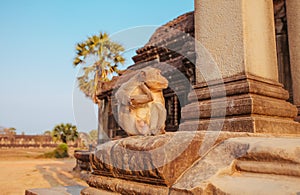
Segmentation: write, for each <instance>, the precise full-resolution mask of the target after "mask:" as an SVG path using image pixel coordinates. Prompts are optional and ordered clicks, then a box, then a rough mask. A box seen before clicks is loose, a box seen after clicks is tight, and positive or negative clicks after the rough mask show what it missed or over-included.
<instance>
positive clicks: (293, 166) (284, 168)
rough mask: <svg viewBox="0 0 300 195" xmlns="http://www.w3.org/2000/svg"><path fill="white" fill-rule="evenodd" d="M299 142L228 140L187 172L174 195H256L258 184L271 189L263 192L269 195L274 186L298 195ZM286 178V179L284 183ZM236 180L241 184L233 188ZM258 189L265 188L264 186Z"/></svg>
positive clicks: (280, 190)
mask: <svg viewBox="0 0 300 195" xmlns="http://www.w3.org/2000/svg"><path fill="white" fill-rule="evenodd" d="M299 143H300V138H263V137H256V138H254V137H251V138H245V137H244V138H231V139H228V140H226V141H224V142H223V143H221V144H220V145H219V146H217V147H215V148H214V149H213V150H211V151H210V152H209V153H208V154H207V155H206V156H205V157H204V158H202V159H199V160H198V161H197V162H196V163H194V165H193V166H192V167H191V168H189V169H188V170H187V171H185V173H184V174H183V175H182V177H181V178H180V179H178V180H177V182H176V183H175V184H174V185H173V186H172V189H171V194H172V193H173V194H176V193H177V194H178V193H179V192H182V193H186V194H197V193H198V192H200V193H203V194H206V193H207V192H209V191H214V190H218V191H219V192H220V193H221V194H222V193H224V194H227V193H230V194H240V193H242V192H247V193H249V194H254V193H255V192H257V189H259V187H258V186H253V185H252V184H254V183H257V184H259V182H262V184H263V183H265V184H266V186H268V187H270V188H268V187H266V188H264V191H263V192H264V193H266V192H268V194H270V193H271V192H272V191H273V189H272V188H271V187H272V186H273V187H275V188H276V189H278V190H279V191H278V192H281V194H282V192H285V193H286V192H289V191H290V190H291V191H293V192H295V189H299V188H300V185H299V184H300V178H299V175H298V173H299V171H300V144H299ZM270 166H271V167H273V168H270ZM237 170H239V171H242V172H246V173H245V174H246V175H249V174H250V173H251V172H253V173H256V175H255V176H253V177H252V178H247V177H244V176H242V177H241V175H240V174H239V173H238V172H236V171H237ZM293 170H294V171H293ZM235 172H236V173H235ZM247 172H250V173H247ZM257 173H259V174H257ZM243 174H244V173H243ZM266 174H268V175H266ZM270 174H272V175H270ZM283 175H284V176H283ZM295 176H297V178H295ZM284 177H286V178H287V179H285V180H282V178H284ZM233 181H235V182H237V183H239V181H240V182H241V184H240V185H238V184H236V183H235V185H233ZM259 186H260V187H263V185H259ZM276 186H277V187H276ZM237 192H239V193H237ZM264 193H261V194H264ZM279 194H280V193H279Z"/></svg>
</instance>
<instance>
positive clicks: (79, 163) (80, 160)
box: [73, 150, 90, 171]
mask: <svg viewBox="0 0 300 195" xmlns="http://www.w3.org/2000/svg"><path fill="white" fill-rule="evenodd" d="M89 156H90V152H89V151H84V150H75V152H74V157H75V158H76V167H74V168H73V170H75V171H81V170H86V171H89V170H90V165H89V162H90V159H89Z"/></svg>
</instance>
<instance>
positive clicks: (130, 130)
mask: <svg viewBox="0 0 300 195" xmlns="http://www.w3.org/2000/svg"><path fill="white" fill-rule="evenodd" d="M167 87H168V80H167V79H166V78H164V77H163V76H162V75H161V74H160V70H159V69H156V68H151V67H147V68H144V69H142V70H141V71H139V72H138V73H137V74H136V75H135V76H133V77H132V78H131V79H129V80H128V81H127V82H126V83H124V84H122V85H121V87H120V88H119V89H118V91H117V92H116V94H115V97H116V98H117V100H118V104H119V105H118V117H119V124H120V126H121V127H122V128H123V129H124V130H125V131H126V132H127V134H128V135H158V134H163V133H165V121H166V109H165V100H164V97H163V92H162V90H163V89H166V88H167Z"/></svg>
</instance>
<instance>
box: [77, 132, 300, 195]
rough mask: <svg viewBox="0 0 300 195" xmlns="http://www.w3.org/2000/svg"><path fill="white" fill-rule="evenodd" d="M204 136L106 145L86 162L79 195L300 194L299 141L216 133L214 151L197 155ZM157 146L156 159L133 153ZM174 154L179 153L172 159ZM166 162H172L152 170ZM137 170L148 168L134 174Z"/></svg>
mask: <svg viewBox="0 0 300 195" xmlns="http://www.w3.org/2000/svg"><path fill="white" fill-rule="evenodd" d="M207 135H209V136H207ZM207 135H205V134H204V133H201V132H196V133H193V132H176V133H169V134H165V135H161V136H157V137H130V138H126V139H123V140H120V141H114V142H110V143H107V144H105V145H103V146H102V147H100V148H98V150H96V152H95V154H93V155H91V156H90V160H91V163H92V168H93V170H94V172H93V174H90V175H89V176H88V177H87V183H88V184H89V185H90V188H87V189H85V190H83V191H82V194H85V195H89V194H97V191H98V189H100V190H107V191H112V192H117V193H121V194H168V195H177V194H178V195H181V194H264V195H265V194H272V195H273V194H295V195H298V194H300V138H299V137H298V138H297V137H292V136H289V137H280V138H279V137H273V136H262V135H261V134H245V133H237V134H234V133H230V134H227V133H220V135H219V137H218V139H217V140H216V144H215V145H214V147H212V149H210V150H209V151H208V152H206V153H202V154H201V153H199V151H200V148H201V145H202V143H203V141H204V139H205V138H207V137H208V138H209V139H212V138H214V136H213V134H207ZM229 135H230V136H231V137H228V136H229ZM210 136H211V137H210ZM170 140H173V141H172V142H170ZM166 143H167V144H166ZM188 143H190V145H189V146H188ZM163 145H164V146H166V148H164V149H163V150H162V151H163V152H162V153H161V154H160V153H159V154H154V153H153V154H150V153H149V154H148V153H147V154H146V155H145V153H139V152H141V151H149V150H150V149H155V148H157V147H161V146H163ZM119 146H122V147H119ZM183 146H186V148H184V149H182V148H183ZM168 147H170V148H168ZM125 148H131V149H132V151H127V150H125ZM181 149H182V150H181ZM177 150H178V151H177ZM136 151H139V152H136ZM176 151H177V152H182V153H181V154H180V155H179V156H177V157H174V158H173V157H172V156H171V155H172V154H174V152H176ZM143 155H145V156H143ZM166 157H168V158H166ZM169 158H171V159H174V160H172V161H170V162H169V163H167V164H165V165H163V166H155V167H153V165H154V163H157V162H160V161H166V159H169ZM131 159H134V161H132V160H131ZM145 159H146V160H147V161H145ZM157 160H160V161H157ZM105 162H111V163H112V162H113V165H114V166H112V164H111V165H109V164H107V163H105ZM119 162H120V163H121V164H118V163H119ZM118 165H119V166H120V165H122V166H124V167H128V168H125V169H118ZM142 165H143V166H148V167H146V169H145V170H143V171H137V170H135V169H136V167H140V166H142Z"/></svg>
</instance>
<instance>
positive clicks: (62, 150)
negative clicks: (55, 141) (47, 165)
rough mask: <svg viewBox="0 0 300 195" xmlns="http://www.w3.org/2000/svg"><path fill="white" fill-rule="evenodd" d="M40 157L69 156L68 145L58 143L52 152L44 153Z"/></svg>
mask: <svg viewBox="0 0 300 195" xmlns="http://www.w3.org/2000/svg"><path fill="white" fill-rule="evenodd" d="M42 157H44V158H66V157H69V154H68V145H67V144H59V145H58V146H57V147H56V149H55V150H53V151H52V152H47V153H45V154H44V155H43V156H42Z"/></svg>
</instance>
